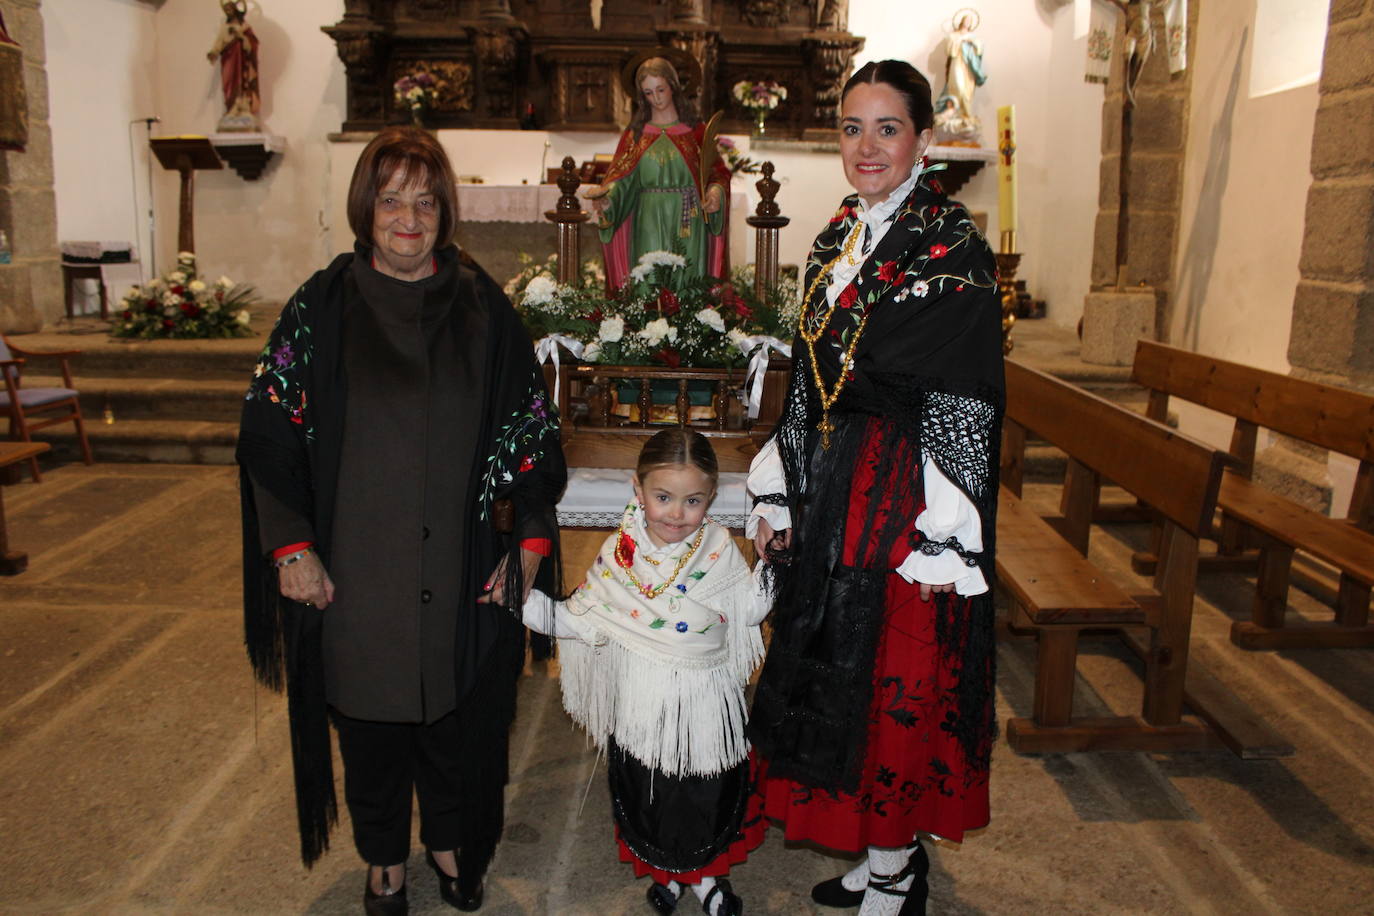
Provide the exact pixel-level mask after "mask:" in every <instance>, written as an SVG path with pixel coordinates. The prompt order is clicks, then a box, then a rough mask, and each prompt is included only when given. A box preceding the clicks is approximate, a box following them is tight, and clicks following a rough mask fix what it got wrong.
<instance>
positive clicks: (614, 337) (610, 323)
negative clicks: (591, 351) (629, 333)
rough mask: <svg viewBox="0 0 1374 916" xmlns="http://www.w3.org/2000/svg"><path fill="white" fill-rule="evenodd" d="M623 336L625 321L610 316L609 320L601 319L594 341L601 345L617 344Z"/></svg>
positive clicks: (616, 316)
mask: <svg viewBox="0 0 1374 916" xmlns="http://www.w3.org/2000/svg"><path fill="white" fill-rule="evenodd" d="M624 336H625V319H624V318H621V317H620V316H619V315H612V316H611V317H610V318H605V319H602V322H601V327H600V328H599V329H598V330H597V335H596V339H597V340H598V341H600V342H601V343H618V342H619V341H620V340H621V339H622V338H623V337H624ZM598 349H600V348H599V347H598Z"/></svg>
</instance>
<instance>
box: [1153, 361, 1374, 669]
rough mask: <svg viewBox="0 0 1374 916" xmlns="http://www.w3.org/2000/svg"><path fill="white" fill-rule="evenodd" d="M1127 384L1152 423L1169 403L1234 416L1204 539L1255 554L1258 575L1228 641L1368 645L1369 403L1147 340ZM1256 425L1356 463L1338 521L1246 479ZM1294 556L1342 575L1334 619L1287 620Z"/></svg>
mask: <svg viewBox="0 0 1374 916" xmlns="http://www.w3.org/2000/svg"><path fill="white" fill-rule="evenodd" d="M1133 378H1134V379H1135V381H1136V382H1138V383H1139V384H1141V385H1143V386H1144V387H1146V388H1148V389H1150V406H1149V415H1150V416H1151V417H1153V418H1155V419H1158V420H1163V419H1164V418H1165V417H1166V416H1167V413H1168V409H1169V398H1170V397H1178V398H1182V399H1183V400H1185V401H1190V402H1192V403H1195V404H1200V405H1202V406H1203V407H1207V408H1210V409H1212V410H1215V411H1218V412H1220V413H1223V414H1226V415H1228V416H1231V417H1234V418H1235V426H1234V429H1233V432H1232V435H1231V447H1230V451H1229V455H1228V459H1229V468H1228V470H1227V472H1226V475H1225V476H1224V477H1223V479H1222V483H1221V491H1220V495H1219V498H1218V504H1219V506H1220V509H1221V513H1222V521H1221V524H1220V527H1219V528H1218V529H1214V530H1213V531H1212V532H1210V533H1212V534H1214V535H1215V536H1216V537H1217V539H1218V541H1219V543H1220V548H1219V552H1220V553H1221V554H1222V555H1223V557H1225V556H1226V555H1232V556H1234V555H1235V554H1236V553H1237V552H1238V551H1239V550H1240V549H1241V548H1243V547H1255V548H1258V567H1257V571H1258V575H1257V589H1256V595H1255V601H1254V605H1253V610H1252V612H1251V618H1252V619H1251V620H1249V621H1237V622H1236V623H1235V624H1234V625H1233V626H1232V628H1231V639H1232V641H1234V642H1235V643H1236V644H1237V645H1240V646H1244V647H1245V648H1250V649H1272V648H1279V647H1336V646H1340V647H1351V646H1374V626H1370V621H1369V601H1370V591H1371V587H1374V397H1370V396H1369V395H1366V394H1361V393H1359V392H1355V391H1347V390H1345V389H1341V388H1333V387H1330V386H1328V385H1319V384H1317V383H1315V382H1309V381H1305V380H1303V379H1296V378H1292V377H1290V376H1286V375H1280V374H1278V373H1275V372H1267V371H1265V370H1263V369H1256V368H1253V367H1251V366H1244V365H1241V364H1239V363H1233V362H1228V361H1226V360H1222V359H1215V358H1213V357H1210V356H1202V355H1200V354H1197V353H1191V352H1189V351H1187V350H1180V349H1177V348H1175V347H1169V346H1165V345H1164V344H1159V343H1154V342H1151V341H1145V340H1142V341H1141V342H1140V344H1139V345H1138V346H1137V348H1136V356H1135V365H1134V370H1133ZM1260 427H1264V428H1266V429H1270V430H1273V431H1274V432H1277V433H1282V434H1284V435H1287V436H1291V437H1293V438H1295V439H1301V440H1302V441H1304V442H1310V443H1312V444H1313V445H1317V446H1320V447H1321V448H1324V449H1327V450H1329V451H1333V452H1338V453H1340V454H1343V455H1349V456H1352V457H1354V458H1355V459H1356V460H1358V461H1359V470H1358V472H1357V474H1356V479H1355V490H1354V493H1353V494H1352V497H1351V501H1350V506H1349V508H1348V510H1347V512H1346V516H1345V517H1344V518H1330V517H1328V516H1325V515H1321V514H1319V513H1317V512H1313V511H1312V510H1310V509H1307V508H1306V507H1304V506H1300V505H1298V504H1297V503H1294V502H1292V501H1290V500H1288V499H1286V498H1284V497H1283V496H1280V495H1279V494H1277V493H1273V492H1271V491H1268V490H1266V489H1264V488H1263V487H1261V486H1259V485H1258V484H1256V483H1255V482H1254V481H1253V479H1252V476H1253V473H1254V463H1255V449H1256V439H1257V434H1258V431H1259V428H1260ZM1295 550H1301V551H1304V552H1305V553H1308V554H1310V555H1311V556H1313V557H1316V558H1317V559H1319V560H1321V561H1323V562H1325V563H1328V564H1330V565H1332V566H1334V567H1335V568H1336V569H1337V570H1338V571H1339V572H1340V587H1339V590H1338V592H1337V595H1336V608H1335V620H1334V621H1333V622H1330V623H1308V622H1290V621H1287V620H1286V619H1285V615H1286V613H1287V610H1288V584H1289V576H1290V571H1291V568H1292V562H1293V553H1294V551H1295ZM1223 562H1224V561H1223ZM1231 565H1234V563H1233V564H1231Z"/></svg>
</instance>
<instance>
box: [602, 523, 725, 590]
mask: <svg viewBox="0 0 1374 916" xmlns="http://www.w3.org/2000/svg"><path fill="white" fill-rule="evenodd" d="M704 537H706V525H705V523H703V524H702V526H701V527H700V528H698V529H697V536H696V537H695V538H693V539H692V546H691V547H690V548H689V549H688V550H687V552H686V553H684V554H683V555H682V556H681V558H679V559H678V561H677V566H675V567H674V568H673V574H672V575H671V576H669V577H668V579H667V580H666V581H665V582H664V583H663V584H662V585H658V586H655V587H654V588H650V587H649V586H647V585H645V584H644V583H642V582H640V581H639V578H638V577H637V576H636V575H635V571H634V570H633V569H631V568H630V567H631V566H633V565H634V560H633V559H632V558H630V557H627V556H625V551H624V548H625V540H626V538H629V540H630V542H631V543H633V542H634V538H633V537H630V533H629V532H628V531H626V530H625V523H624V522H623V521H622V522H621V523H620V536H619V537H617V538H616V539H615V565H617V566H619V567H620V568H621V569H623V570H625V575H627V576H629V577H630V584H631V585H633V586H634V587H635V590H636V591H638V592H639V593H640V594H641V595H643V596H644V597H645V598H657V597H658V596H659V595H661V594H663V593H664V592H666V591H667V590H668V589H669V588H670V587H671V586H672V584H673V582H674V581H675V580H676V579H677V577H678V574H679V573H680V572H682V569H683V567H685V566H686V565H687V561H688V560H690V559H692V555H693V554H695V553H696V552H697V548H698V547H700V546H701V541H702V538H704ZM636 546H638V545H636ZM644 559H645V560H646V561H647V560H649V558H648V557H647V556H645V557H644ZM659 562H661V561H659ZM652 565H654V566H657V565H658V563H657V562H654V563H653V564H652Z"/></svg>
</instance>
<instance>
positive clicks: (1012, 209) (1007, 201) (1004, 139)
mask: <svg viewBox="0 0 1374 916" xmlns="http://www.w3.org/2000/svg"><path fill="white" fill-rule="evenodd" d="M997 152H998V157H997V227H998V229H1000V230H1001V231H1002V234H1003V238H1006V233H1008V232H1012V233H1014V232H1016V108H1015V106H1013V105H1003V106H1002V107H1001V108H999V109H997ZM1012 238H1013V241H1012V243H1011V245H1012V247H1011V248H1004V249H1003V250H1004V251H1007V252H1011V251H1014V250H1015V241H1014V239H1015V236H1013V237H1012Z"/></svg>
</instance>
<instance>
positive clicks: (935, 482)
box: [897, 456, 988, 595]
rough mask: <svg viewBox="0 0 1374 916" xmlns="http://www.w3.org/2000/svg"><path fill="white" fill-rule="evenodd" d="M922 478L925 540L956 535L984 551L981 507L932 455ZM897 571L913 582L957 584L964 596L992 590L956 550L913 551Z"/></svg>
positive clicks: (966, 545)
mask: <svg viewBox="0 0 1374 916" xmlns="http://www.w3.org/2000/svg"><path fill="white" fill-rule="evenodd" d="M921 477H922V480H923V481H924V483H925V497H926V507H925V510H924V511H923V512H922V513H921V514H920V515H918V516H917V517H916V527H917V528H918V529H919V530H920V532H921V534H922V535H923V536H924V537H925V539H926V540H927V541H937V542H938V541H945V540H947V539H948V538H951V537H953V538H957V539H958V541H959V543H960V544H961V545H962V546H963V548H964V550H966V551H971V552H974V553H978V552H980V551H982V549H983V529H982V521H981V519H980V518H979V516H978V509H977V508H976V507H975V506H974V505H973V503H971V502H970V501H969V498H968V497H967V496H965V495H964V491H963V490H960V489H959V488H958V487H956V486H955V485H954V484H952V483H950V482H949V479H948V478H947V477H945V475H944V474H942V473H940V469H939V468H938V467H936V466H935V462H933V461H931V460H930V458H929V456H927V457H926V458H925V459H924V462H923V464H922V466H921ZM897 573H898V574H899V575H900V576H901V577H902V578H903V579H905V580H906V581H908V582H912V583H915V582H923V583H925V584H927V585H948V584H950V583H953V584H954V590H955V591H956V592H958V593H959V594H960V595H981V594H983V592H986V591H987V590H988V583H987V580H985V579H984V578H983V571H982V570H980V569H979V568H978V567H976V566H969V565H968V564H967V563H965V562H964V558H963V557H961V556H959V554H958V552H957V551H955V550H952V549H946V550H942V551H940V552H939V553H937V554H935V555H934V556H930V555H928V554H924V553H921V552H920V551H919V550H913V551H912V552H911V553H909V554H908V555H907V558H906V559H905V560H903V561H902V565H901V566H898V567H897Z"/></svg>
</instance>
